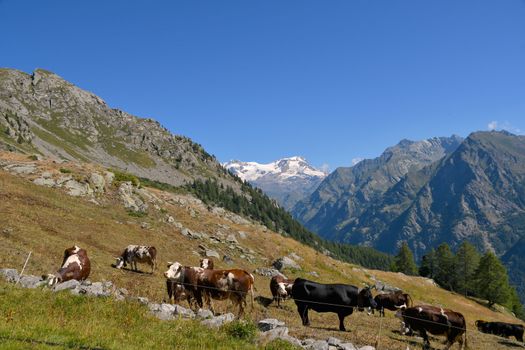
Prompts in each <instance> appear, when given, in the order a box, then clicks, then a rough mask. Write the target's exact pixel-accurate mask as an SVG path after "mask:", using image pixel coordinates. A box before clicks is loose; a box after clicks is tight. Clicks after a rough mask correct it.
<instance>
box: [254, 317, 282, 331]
mask: <svg viewBox="0 0 525 350" xmlns="http://www.w3.org/2000/svg"><path fill="white" fill-rule="evenodd" d="M257 327H259V330H260V331H261V332H268V331H269V330H272V329H275V328H277V327H284V322H282V321H279V320H276V319H275V318H266V319H264V320H261V321H259V322H258V323H257Z"/></svg>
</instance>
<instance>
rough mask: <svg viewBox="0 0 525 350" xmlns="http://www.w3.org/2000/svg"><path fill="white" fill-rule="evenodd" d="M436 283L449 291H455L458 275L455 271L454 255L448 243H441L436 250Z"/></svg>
mask: <svg viewBox="0 0 525 350" xmlns="http://www.w3.org/2000/svg"><path fill="white" fill-rule="evenodd" d="M436 266H437V271H436V278H435V280H436V282H437V283H438V284H439V285H441V286H442V287H445V288H447V289H449V290H454V289H453V287H454V281H455V279H456V277H455V276H456V273H455V271H454V255H453V254H452V251H451V250H450V247H449V246H448V244H446V243H441V244H440V245H439V247H438V248H437V249H436Z"/></svg>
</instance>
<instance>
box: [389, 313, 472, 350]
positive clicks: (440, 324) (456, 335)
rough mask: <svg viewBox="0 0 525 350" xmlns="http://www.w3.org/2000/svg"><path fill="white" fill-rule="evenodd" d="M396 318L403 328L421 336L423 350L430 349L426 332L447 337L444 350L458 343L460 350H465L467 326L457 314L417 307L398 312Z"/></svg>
mask: <svg viewBox="0 0 525 350" xmlns="http://www.w3.org/2000/svg"><path fill="white" fill-rule="evenodd" d="M396 317H398V318H400V319H401V320H402V321H403V322H404V326H407V327H409V329H411V330H412V331H418V332H419V333H420V334H421V336H422V337H423V340H424V344H423V348H424V349H428V348H430V341H429V339H428V335H427V332H429V333H431V334H434V335H445V336H446V337H447V342H446V344H447V346H446V347H445V350H448V349H450V347H451V346H452V345H454V343H455V342H458V343H459V348H460V349H462V348H463V346H464V349H467V333H466V331H467V325H466V322H465V317H463V315H462V314H460V313H459V312H455V311H452V310H450V309H443V308H440V307H436V306H430V305H419V306H414V307H409V308H406V309H405V308H403V309H400V310H398V311H397V312H396Z"/></svg>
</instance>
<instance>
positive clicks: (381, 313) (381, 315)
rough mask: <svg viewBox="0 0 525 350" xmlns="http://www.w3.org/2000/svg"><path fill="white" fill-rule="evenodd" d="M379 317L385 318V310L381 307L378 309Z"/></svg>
mask: <svg viewBox="0 0 525 350" xmlns="http://www.w3.org/2000/svg"><path fill="white" fill-rule="evenodd" d="M379 317H385V308H384V307H382V306H381V308H380V309H379Z"/></svg>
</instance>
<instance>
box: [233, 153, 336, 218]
mask: <svg viewBox="0 0 525 350" xmlns="http://www.w3.org/2000/svg"><path fill="white" fill-rule="evenodd" d="M224 167H225V168H226V169H228V170H229V171H230V172H232V173H233V174H235V175H237V176H238V177H240V178H241V179H242V180H244V181H248V182H249V183H251V184H252V185H254V186H256V187H258V188H260V189H262V190H263V191H264V193H266V194H267V195H268V196H269V197H271V198H273V199H275V200H277V202H279V204H280V205H281V206H283V208H285V209H287V210H289V209H291V208H292V207H293V206H294V205H295V203H297V202H298V201H299V200H300V199H302V198H304V197H306V196H308V195H310V194H311V193H312V192H313V191H314V190H315V189H316V188H317V186H318V185H319V184H320V183H321V181H322V180H323V179H324V178H325V177H326V173H324V172H322V171H320V170H317V169H315V168H314V167H313V166H311V165H310V164H308V162H307V161H306V159H304V158H302V157H290V158H283V159H279V160H277V161H275V162H271V163H268V164H260V163H256V162H241V161H236V160H233V161H230V162H227V163H225V164H224Z"/></svg>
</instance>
